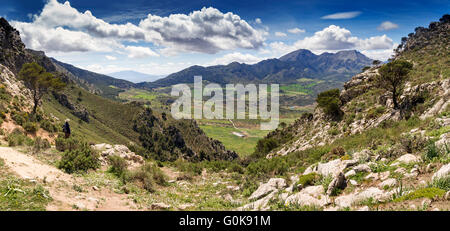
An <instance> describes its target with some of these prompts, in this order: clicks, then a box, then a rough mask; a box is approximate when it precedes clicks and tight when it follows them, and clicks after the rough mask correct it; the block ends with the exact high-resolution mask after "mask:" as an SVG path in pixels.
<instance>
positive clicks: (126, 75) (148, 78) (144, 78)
mask: <svg viewBox="0 0 450 231" xmlns="http://www.w3.org/2000/svg"><path fill="white" fill-rule="evenodd" d="M107 75H108V76H111V77H114V78H117V79H123V80H127V81H130V82H133V83H141V82H153V81H156V80H158V79H161V78H164V77H166V75H149V74H145V73H141V72H137V71H119V72H113V73H109V74H107Z"/></svg>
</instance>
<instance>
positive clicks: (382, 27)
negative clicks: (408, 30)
mask: <svg viewBox="0 0 450 231" xmlns="http://www.w3.org/2000/svg"><path fill="white" fill-rule="evenodd" d="M397 28H398V25H397V24H395V23H393V22H390V21H385V22H382V23H381V24H380V25H379V26H378V27H377V29H378V30H393V29H397Z"/></svg>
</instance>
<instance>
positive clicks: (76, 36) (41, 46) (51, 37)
mask: <svg viewBox="0 0 450 231" xmlns="http://www.w3.org/2000/svg"><path fill="white" fill-rule="evenodd" d="M11 24H12V25H13V26H14V27H15V28H16V29H18V30H19V31H20V35H21V38H22V40H23V42H24V43H25V44H26V45H27V47H28V48H31V49H35V50H43V51H46V52H78V51H80V52H87V51H98V52H111V51H113V50H114V49H117V48H120V47H121V44H120V43H118V42H116V41H114V40H109V39H102V38H94V37H92V36H90V35H89V34H87V33H85V32H81V31H71V30H67V29H64V28H62V27H56V28H46V27H43V26H38V25H34V24H32V23H22V22H14V21H13V22H11Z"/></svg>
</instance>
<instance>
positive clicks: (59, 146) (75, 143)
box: [55, 134, 81, 152]
mask: <svg viewBox="0 0 450 231" xmlns="http://www.w3.org/2000/svg"><path fill="white" fill-rule="evenodd" d="M80 143H81V141H80V140H78V139H76V138H74V137H69V138H67V139H66V138H64V135H63V134H61V135H59V136H58V138H56V140H55V146H56V150H58V151H60V152H64V151H66V150H69V151H71V150H75V149H77V148H78V147H79V146H80Z"/></svg>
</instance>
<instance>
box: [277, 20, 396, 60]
mask: <svg viewBox="0 0 450 231" xmlns="http://www.w3.org/2000/svg"><path fill="white" fill-rule="evenodd" d="M269 46H270V47H271V48H272V50H273V51H274V52H275V53H277V54H285V53H288V52H291V51H294V50H298V49H309V50H311V51H313V52H314V53H323V52H336V51H340V50H349V49H355V50H359V51H366V52H369V51H375V50H392V47H393V41H392V39H390V38H389V37H387V36H386V35H382V36H374V37H370V38H358V37H356V36H353V35H352V34H351V32H350V31H349V30H347V29H345V28H341V27H339V26H336V25H330V26H328V27H326V28H324V29H323V30H321V31H317V32H315V33H314V35H313V36H311V37H306V38H304V39H301V40H298V41H296V42H294V43H293V44H292V45H288V44H285V43H283V42H273V43H270V44H269Z"/></svg>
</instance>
